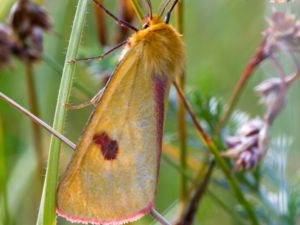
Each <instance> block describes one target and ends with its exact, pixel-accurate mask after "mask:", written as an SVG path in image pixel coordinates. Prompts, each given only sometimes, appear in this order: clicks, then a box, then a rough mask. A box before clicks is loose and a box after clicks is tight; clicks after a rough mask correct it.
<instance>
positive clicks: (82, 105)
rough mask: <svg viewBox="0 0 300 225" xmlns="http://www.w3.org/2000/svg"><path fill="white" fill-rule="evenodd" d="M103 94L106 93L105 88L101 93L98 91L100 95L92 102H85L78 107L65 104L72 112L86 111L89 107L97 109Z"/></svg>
mask: <svg viewBox="0 0 300 225" xmlns="http://www.w3.org/2000/svg"><path fill="white" fill-rule="evenodd" d="M103 92H104V88H102V89H101V90H100V91H98V93H97V94H96V95H95V96H94V97H93V98H92V99H91V100H89V101H87V102H83V103H80V104H78V105H70V104H69V103H67V102H65V106H66V107H67V108H68V109H70V110H78V109H84V108H86V107H89V106H93V107H96V105H97V102H98V101H99V100H100V98H101V97H102V94H103Z"/></svg>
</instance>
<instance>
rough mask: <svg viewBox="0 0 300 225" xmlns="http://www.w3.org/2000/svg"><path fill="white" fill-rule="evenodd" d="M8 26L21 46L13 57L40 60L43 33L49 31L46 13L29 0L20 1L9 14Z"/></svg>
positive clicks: (49, 25) (49, 23) (48, 20)
mask: <svg viewBox="0 0 300 225" xmlns="http://www.w3.org/2000/svg"><path fill="white" fill-rule="evenodd" d="M10 24H11V27H12V28H13V30H14V32H15V34H16V36H17V37H18V41H19V43H20V45H21V46H22V48H21V49H18V50H17V51H16V52H15V55H16V56H18V57H19V58H21V59H22V60H25V61H26V60H29V61H36V60H40V59H41V56H42V51H43V31H50V30H51V27H52V25H51V22H50V19H49V16H48V15H47V13H46V12H45V11H44V10H43V9H42V8H41V7H40V6H38V5H36V4H34V3H33V2H32V1H31V0H20V1H19V2H18V3H16V4H15V5H14V6H13V7H12V10H11V12H10Z"/></svg>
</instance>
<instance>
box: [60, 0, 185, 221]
mask: <svg viewBox="0 0 300 225" xmlns="http://www.w3.org/2000/svg"><path fill="white" fill-rule="evenodd" d="M94 2H95V3H96V4H97V5H99V6H101V7H102V5H101V4H100V3H98V2H97V1H96V0H94ZM177 2H178V0H174V1H173V2H172V5H171V7H170V9H169V11H168V12H167V13H166V16H165V18H163V16H164V15H163V14H164V12H163V11H164V10H163V11H162V12H161V13H160V14H159V15H152V10H150V13H149V15H148V16H147V17H145V23H144V25H143V27H142V29H140V30H136V31H135V33H134V34H132V36H131V37H130V38H129V39H128V40H127V41H126V46H125V47H124V49H123V51H122V53H121V60H120V62H119V64H118V65H117V67H116V68H115V70H114V72H113V73H112V75H111V77H110V79H109V81H108V83H107V84H106V86H105V87H104V91H103V93H102V95H101V97H100V98H99V100H98V101H97V104H96V107H95V110H94V112H93V113H92V115H91V117H90V119H89V121H88V124H87V126H86V128H85V130H84V132H83V134H82V136H81V138H80V141H79V144H78V145H77V148H76V151H75V153H74V156H73V157H72V159H71V161H70V163H69V165H68V167H67V169H66V171H65V173H64V174H63V176H62V178H61V180H60V183H59V186H58V190H57V209H56V211H57V214H58V215H60V216H62V217H64V218H66V219H67V220H69V221H71V222H79V223H93V224H123V223H127V222H131V221H135V220H137V219H139V218H141V217H142V216H144V215H145V214H147V213H148V212H149V211H150V210H152V209H153V207H154V202H155V197H156V192H157V180H158V175H159V166H160V155H161V148H162V138H163V129H164V119H165V112H166V109H167V103H168V96H169V90H170V87H171V85H172V82H173V81H174V80H175V78H176V75H179V74H181V73H182V72H183V68H184V61H185V47H184V42H183V40H182V36H181V35H180V34H179V33H178V32H177V31H176V30H175V29H174V28H173V27H172V26H171V25H169V20H170V15H171V12H172V10H173V9H174V7H175V6H176V4H177ZM148 3H149V1H148ZM149 5H150V4H149ZM150 8H151V6H150Z"/></svg>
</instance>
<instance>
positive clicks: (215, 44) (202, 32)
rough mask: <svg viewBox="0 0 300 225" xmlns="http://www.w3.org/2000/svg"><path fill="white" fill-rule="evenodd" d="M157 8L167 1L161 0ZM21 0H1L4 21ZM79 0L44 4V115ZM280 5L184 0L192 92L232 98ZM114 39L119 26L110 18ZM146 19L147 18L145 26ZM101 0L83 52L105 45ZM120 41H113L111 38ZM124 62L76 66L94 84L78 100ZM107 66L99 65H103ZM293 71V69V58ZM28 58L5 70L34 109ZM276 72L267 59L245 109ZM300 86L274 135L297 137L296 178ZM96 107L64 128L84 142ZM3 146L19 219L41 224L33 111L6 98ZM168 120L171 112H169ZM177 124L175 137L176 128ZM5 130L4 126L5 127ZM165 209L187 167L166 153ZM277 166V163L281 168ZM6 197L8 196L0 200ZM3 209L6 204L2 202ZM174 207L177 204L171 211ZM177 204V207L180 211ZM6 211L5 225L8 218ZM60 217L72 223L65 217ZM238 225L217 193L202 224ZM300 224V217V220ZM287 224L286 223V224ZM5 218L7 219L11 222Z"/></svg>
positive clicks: (40, 86)
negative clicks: (47, 28) (48, 22)
mask: <svg viewBox="0 0 300 225" xmlns="http://www.w3.org/2000/svg"><path fill="white" fill-rule="evenodd" d="M152 2H153V4H154V11H155V9H158V6H159V5H160V3H161V2H160V1H159V0H155V1H154V0H153V1H152ZM12 4H13V1H11V0H0V20H1V21H2V22H5V21H6V20H7V15H8V9H9V7H10V6H11V5H12ZM76 4H77V1H74V0H72V1H71V0H65V1H61V0H51V1H45V2H44V3H43V7H44V8H45V9H46V11H47V12H48V13H49V15H50V16H51V18H52V20H53V21H52V22H53V32H52V33H48V34H46V35H45V40H44V46H45V47H44V58H45V61H43V62H41V63H39V64H37V65H35V66H34V71H35V79H36V89H37V93H38V106H39V110H40V117H41V118H42V119H43V120H44V121H45V122H47V123H48V124H52V120H53V115H54V110H55V104H56V98H57V91H58V87H59V84H60V76H61V70H62V66H63V63H64V59H65V52H66V48H67V44H68V38H69V34H70V29H71V26H72V20H73V16H74V12H75V7H76ZM105 4H106V5H107V7H108V8H109V9H111V11H113V12H114V13H115V14H116V15H118V12H119V11H120V9H119V8H118V1H117V0H115V1H112V0H110V1H108V0H107V1H105ZM273 7H275V6H274V5H271V4H270V3H269V2H268V1H263V0H215V1H209V0H206V1H192V0H184V40H185V43H186V47H187V65H186V68H187V73H186V75H187V93H190V92H191V91H193V90H199V91H200V93H201V94H203V95H211V96H216V97H219V98H222V99H223V101H224V102H225V103H226V102H227V101H228V99H229V96H230V94H231V92H232V90H233V87H234V85H235V83H236V82H237V80H238V79H239V76H240V74H241V73H242V71H243V69H244V67H245V65H246V64H247V62H248V60H249V59H250V58H251V57H252V56H253V54H254V53H255V51H256V48H257V47H258V45H259V42H260V40H261V38H262V35H261V33H262V31H263V30H264V29H265V27H266V17H268V16H269V15H270V13H271V11H272V8H273ZM299 8H300V1H298V0H297V1H294V2H292V3H289V4H287V5H282V6H277V9H279V10H285V11H291V12H293V13H295V14H297V13H298V15H299V10H298V9H299ZM107 24H109V26H108V27H109V35H110V39H111V40H113V35H114V32H115V30H116V29H117V25H116V24H115V23H114V22H113V21H112V20H111V19H109V18H107ZM138 26H139V25H138ZM97 40H98V39H97V32H96V26H95V18H94V9H93V4H92V1H91V4H89V10H88V12H87V20H86V25H85V30H84V34H83V40H82V42H81V49H80V54H79V55H80V56H82V57H87V56H94V55H97V54H99V53H101V52H102V51H103V47H102V46H100V44H99V42H98V41H97ZM111 43H112V41H111ZM116 61H117V54H116V55H112V56H111V57H109V58H108V59H107V60H105V61H103V62H97V63H92V64H90V63H79V64H78V67H77V70H76V78H75V79H76V80H75V81H74V82H75V83H78V84H80V85H81V86H83V88H84V89H86V90H87V91H86V93H85V94H83V92H82V91H80V90H79V89H78V88H74V89H73V92H72V97H71V104H78V103H81V102H84V101H86V100H88V99H89V98H90V97H92V96H93V94H94V93H96V92H97V90H98V89H99V87H100V86H101V78H100V77H99V74H98V75H97V74H96V75H95V71H97V73H99V71H100V72H103V71H111V70H112V69H113V65H115V63H116ZM98 65H99V66H98ZM286 67H287V70H291V68H290V67H291V65H290V63H289V62H287V63H286ZM24 71H25V69H24V65H23V64H22V63H21V62H20V61H18V60H14V61H13V62H12V66H11V67H9V68H6V69H3V70H1V71H0V91H1V92H3V93H5V94H6V95H8V96H10V97H11V98H12V99H14V100H15V101H17V102H18V103H20V104H21V105H22V106H24V107H25V108H28V97H27V86H26V80H25V75H24ZM273 72H274V71H273V70H272V68H271V66H270V65H269V64H268V63H265V64H263V65H262V66H261V67H260V68H259V69H258V71H257V72H256V74H255V76H254V77H253V78H252V79H251V81H250V82H249V84H248V85H247V88H246V89H245V91H244V92H243V95H242V98H241V99H240V101H239V104H238V109H239V110H242V111H244V112H247V113H248V114H249V115H250V116H256V115H258V114H259V113H261V112H262V108H261V106H260V105H258V99H257V97H256V96H255V94H254V92H253V87H254V86H255V85H256V84H258V83H259V82H260V81H261V80H263V79H264V78H266V77H269V76H271V75H273V74H272V73H273ZM299 96H300V87H299V82H298V83H297V82H296V85H294V86H293V87H292V88H291V89H290V91H289V97H288V103H287V105H286V106H287V107H286V108H285V109H284V111H283V112H282V114H281V115H280V117H279V118H278V120H277V121H276V123H275V125H274V127H273V129H272V130H273V135H274V136H275V137H276V136H278V135H285V136H288V137H290V138H292V140H293V141H292V144H291V145H290V147H289V149H287V151H288V152H287V157H288V158H287V164H286V167H287V173H286V176H287V180H288V181H290V182H291V183H294V182H296V181H297V180H299V175H300V174H299V171H300V169H299V159H300V151H299V147H300V138H299V137H300V136H299V133H300V123H299V121H300V120H299V115H300V103H299ZM90 111H91V109H90V108H88V109H83V110H79V111H69V113H68V117H67V122H66V129H65V132H64V135H66V136H67V137H68V138H70V139H71V140H72V141H74V142H75V143H76V140H77V139H78V137H79V136H80V134H81V131H82V129H83V127H84V125H85V123H86V121H87V118H88V116H89V113H90ZM0 113H1V114H0V135H2V136H1V137H0V139H1V138H2V139H3V142H2V143H1V141H0V145H2V146H0V148H3V149H4V153H5V159H3V158H2V160H5V162H6V166H7V174H8V181H7V182H8V184H7V185H8V187H7V192H8V202H9V209H10V213H11V216H12V217H13V218H14V220H15V222H16V224H22V225H30V224H35V222H36V217H37V212H38V205H39V199H38V198H37V196H36V193H38V190H36V175H35V168H36V160H35V155H34V149H33V139H32V130H31V124H30V121H29V120H28V118H26V117H25V116H24V115H22V114H21V113H19V112H18V111H17V110H15V109H13V108H11V107H10V106H8V105H7V104H6V103H4V102H3V101H1V102H0ZM167 120H168V118H167ZM166 129H167V134H168V130H170V133H171V136H172V135H173V136H174V135H175V134H176V132H174V131H173V132H172V130H171V128H169V126H167V128H166ZM1 131H2V132H1ZM49 137H50V135H49V133H48V132H46V131H43V145H44V149H45V152H44V155H45V163H46V158H47V150H48V144H49ZM61 153H62V157H61V169H62V171H63V170H64V169H65V166H66V164H67V162H68V160H69V158H70V156H71V154H72V150H70V149H69V148H68V147H67V146H65V145H63V147H62V151H61ZM161 165H162V166H161V173H160V178H159V189H158V190H159V191H158V197H157V209H158V210H159V211H160V212H169V213H170V215H169V216H170V218H174V217H173V216H174V214H175V212H176V207H177V206H178V196H179V174H178V173H177V172H176V171H175V170H174V169H173V168H172V167H171V166H170V165H169V164H168V163H166V162H165V161H164V160H162V163H161ZM275 169H276V168H275ZM210 191H211V192H213V193H214V194H215V195H216V196H218V197H219V198H220V199H222V201H224V202H225V203H226V204H227V205H228V206H231V205H234V204H236V200H235V199H234V197H233V196H232V194H231V193H230V192H229V191H228V190H224V189H221V188H217V187H215V188H214V187H213V186H212V188H211V190H210ZM0 201H1V199H0ZM2 208H3V207H2ZM169 209H171V210H170V211H168V210H169ZM172 210H173V211H172ZM1 215H2V214H0V224H1ZM58 221H59V224H67V223H65V222H63V221H64V220H63V219H59V220H58ZM150 221H152V218H150V217H146V218H144V219H142V220H140V221H139V222H138V223H136V224H149V223H150ZM220 221H222V223H221V224H238V223H237V222H236V221H235V220H233V219H232V216H231V215H229V214H228V213H227V212H226V211H224V210H223V209H222V208H221V207H220V206H219V205H218V204H216V202H215V201H213V200H212V199H211V198H210V197H209V196H206V197H205V198H204V201H203V203H202V204H201V208H200V210H199V213H198V218H197V222H196V223H195V224H205V225H209V224H217V223H220ZM298 222H299V224H300V221H298ZM278 224H280V223H278ZM3 225H4V224H3Z"/></svg>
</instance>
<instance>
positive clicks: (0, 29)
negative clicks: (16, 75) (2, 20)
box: [0, 24, 16, 68]
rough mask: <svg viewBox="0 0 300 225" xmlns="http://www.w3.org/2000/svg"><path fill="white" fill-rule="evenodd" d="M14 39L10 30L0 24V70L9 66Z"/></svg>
mask: <svg viewBox="0 0 300 225" xmlns="http://www.w3.org/2000/svg"><path fill="white" fill-rule="evenodd" d="M15 45H16V39H15V36H14V34H13V31H12V30H11V28H10V27H9V26H7V25H5V24H0V68H2V67H4V66H7V65H9V64H10V60H11V56H12V54H13V49H14V47H15Z"/></svg>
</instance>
